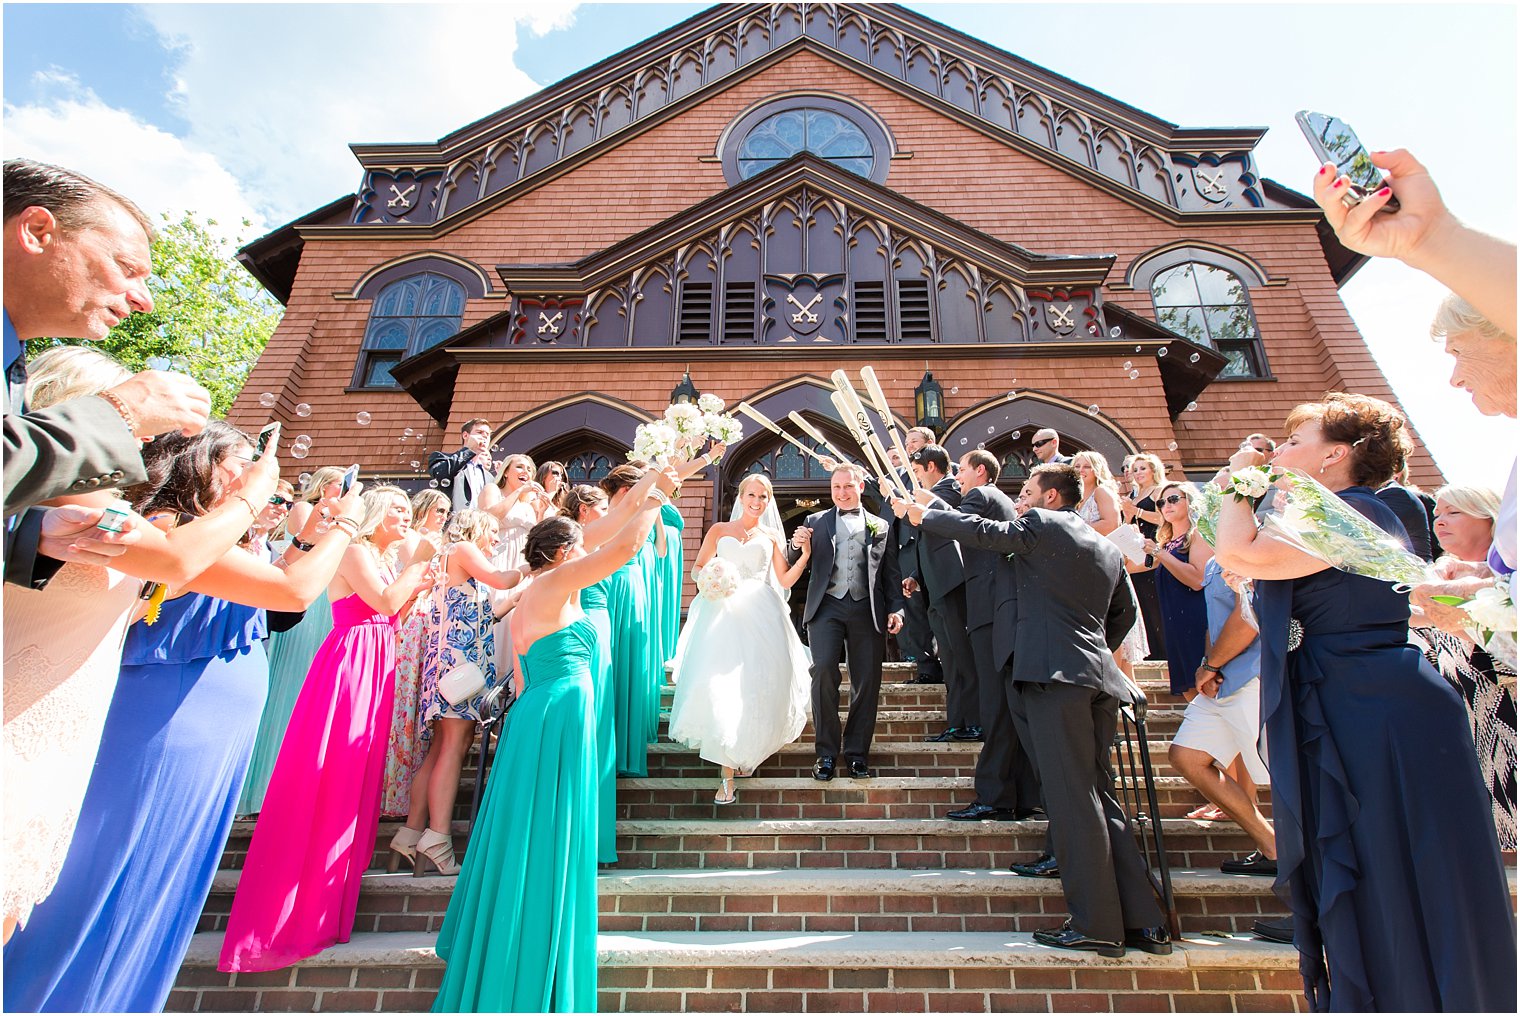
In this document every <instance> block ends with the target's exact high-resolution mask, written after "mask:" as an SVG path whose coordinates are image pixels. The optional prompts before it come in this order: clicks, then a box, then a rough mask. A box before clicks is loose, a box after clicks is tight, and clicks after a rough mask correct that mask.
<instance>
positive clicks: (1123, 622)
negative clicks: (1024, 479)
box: [920, 508, 1138, 701]
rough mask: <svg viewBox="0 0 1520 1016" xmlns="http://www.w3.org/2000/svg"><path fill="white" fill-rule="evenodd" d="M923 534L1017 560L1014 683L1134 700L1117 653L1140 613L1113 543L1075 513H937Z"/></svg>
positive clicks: (926, 521)
mask: <svg viewBox="0 0 1520 1016" xmlns="http://www.w3.org/2000/svg"><path fill="white" fill-rule="evenodd" d="M920 528H921V529H923V530H924V531H925V532H935V533H939V534H942V535H945V536H951V537H953V538H954V539H957V540H959V541H961V543H962V544H964V545H966V546H972V547H980V548H982V549H984V550H990V551H994V552H996V553H998V554H1007V555H1010V556H1011V557H1012V558H1013V563H1012V565H1011V566H1010V567H1011V570H1012V577H1013V579H1014V581H1015V585H1016V595H1017V602H1018V622H1017V625H1016V626H1015V630H1014V645H1013V654H1012V655H1013V679H1014V680H1015V681H1023V682H1026V683H1032V684H1045V683H1051V682H1053V683H1056V684H1074V685H1080V686H1082V687H1086V688H1096V689H1098V690H1100V691H1103V692H1106V693H1108V694H1110V695H1113V696H1114V697H1116V698H1118V699H1120V700H1124V701H1127V700H1128V699H1129V692H1128V691H1127V690H1126V685H1125V681H1124V674H1123V672H1121V671H1120V670H1119V667H1118V665H1117V664H1115V663H1114V658H1113V650H1115V649H1117V648H1118V647H1119V645H1120V643H1122V642H1123V641H1124V636H1125V635H1126V634H1127V633H1128V632H1129V630H1130V628H1131V627H1132V626H1133V625H1134V623H1135V618H1136V616H1137V614H1138V608H1137V607H1136V605H1135V598H1134V597H1133V596H1132V595H1130V591H1129V585H1128V583H1126V582H1125V581H1124V555H1123V554H1121V553H1120V552H1119V548H1118V547H1117V546H1115V545H1114V544H1113V542H1112V541H1110V540H1109V539H1108V538H1107V537H1104V536H1100V535H1099V534H1098V532H1097V530H1095V529H1093V528H1092V527H1091V526H1089V525H1088V524H1087V523H1086V522H1083V521H1082V519H1081V517H1080V516H1079V515H1077V513H1076V512H1075V511H1072V510H1070V509H1066V510H1063V511H1047V510H1046V509H1043V508H1032V509H1030V510H1029V511H1027V512H1025V513H1024V515H1023V516H1022V517H1021V518H1017V519H1014V520H1013V521H1011V522H998V521H992V520H989V519H978V518H975V517H973V516H970V515H963V514H961V513H960V512H950V511H940V510H931V511H926V512H925V513H924V520H923V523H922V524H921V525H920ZM999 627H1002V626H999ZM995 635H996V632H995V633H994V636H995ZM995 644H996V643H995ZM994 652H996V649H994ZM1001 663H1002V659H1001V658H1000V660H999V664H1000V665H1001Z"/></svg>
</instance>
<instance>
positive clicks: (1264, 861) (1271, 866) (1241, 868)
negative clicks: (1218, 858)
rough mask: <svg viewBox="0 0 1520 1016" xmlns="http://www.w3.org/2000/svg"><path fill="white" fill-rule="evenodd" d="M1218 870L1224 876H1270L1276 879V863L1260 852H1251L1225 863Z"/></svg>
mask: <svg viewBox="0 0 1520 1016" xmlns="http://www.w3.org/2000/svg"><path fill="white" fill-rule="evenodd" d="M1219 870H1220V871H1222V872H1224V873H1225V874H1226V875H1271V876H1272V877H1274V878H1276V877H1277V862H1276V861H1275V860H1273V859H1272V858H1270V857H1267V856H1265V855H1264V854H1262V852H1261V851H1260V850H1253V851H1251V852H1250V853H1249V854H1247V855H1246V856H1244V857H1241V858H1231V859H1230V860H1228V861H1225V862H1224V863H1223V864H1221V865H1220V866H1219Z"/></svg>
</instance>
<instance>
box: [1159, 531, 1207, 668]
mask: <svg viewBox="0 0 1520 1016" xmlns="http://www.w3.org/2000/svg"><path fill="white" fill-rule="evenodd" d="M1196 538H1198V539H1201V537H1196ZM1185 539H1186V538H1185V537H1181V536H1179V537H1178V538H1177V539H1175V540H1172V541H1171V542H1170V543H1168V544H1167V545H1166V549H1167V550H1169V551H1171V552H1172V554H1173V556H1175V557H1179V558H1182V559H1184V560H1186V559H1187V551H1186V550H1183V549H1182V545H1183V542H1184V540H1185ZM1151 574H1152V575H1154V576H1156V599H1157V600H1158V601H1160V604H1161V626H1162V628H1163V629H1165V632H1166V672H1167V677H1168V679H1169V680H1170V682H1171V689H1172V694H1173V695H1181V694H1182V693H1183V692H1185V691H1187V690H1189V689H1190V688H1192V687H1193V684H1194V678H1195V676H1196V675H1197V673H1198V665H1199V664H1200V663H1202V662H1203V650H1204V646H1205V645H1206V644H1207V641H1208V631H1209V616H1208V608H1207V605H1206V604H1205V602H1204V599H1203V590H1202V589H1194V588H1192V587H1191V586H1188V585H1185V584H1183V583H1182V582H1181V581H1180V580H1179V579H1177V578H1176V577H1174V576H1173V575H1172V573H1171V572H1169V571H1167V570H1166V565H1164V564H1157V565H1156V570H1155V571H1154V572H1152V573H1151Z"/></svg>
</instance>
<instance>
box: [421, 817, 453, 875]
mask: <svg viewBox="0 0 1520 1016" xmlns="http://www.w3.org/2000/svg"><path fill="white" fill-rule="evenodd" d="M429 867H432V868H434V869H436V870H437V872H438V874H440V875H457V874H459V862H457V861H455V860H454V840H453V838H452V837H450V836H445V835H444V834H443V833H436V832H434V831H433V830H431V829H428V830H425V831H424V832H423V834H422V839H420V840H418V841H417V857H416V861H415V863H414V865H413V867H412V875H413V877H415V878H421V877H422V876H423V875H426V874H427V870H428V868H429Z"/></svg>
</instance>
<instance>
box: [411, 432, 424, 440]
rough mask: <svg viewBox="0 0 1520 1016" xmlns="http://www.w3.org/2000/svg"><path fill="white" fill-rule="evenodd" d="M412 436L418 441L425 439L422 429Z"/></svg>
mask: <svg viewBox="0 0 1520 1016" xmlns="http://www.w3.org/2000/svg"><path fill="white" fill-rule="evenodd" d="M412 438H413V440H416V441H421V440H423V436H422V431H420V430H419V431H418V432H417V433H415V434H413V435H412Z"/></svg>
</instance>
